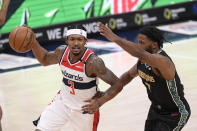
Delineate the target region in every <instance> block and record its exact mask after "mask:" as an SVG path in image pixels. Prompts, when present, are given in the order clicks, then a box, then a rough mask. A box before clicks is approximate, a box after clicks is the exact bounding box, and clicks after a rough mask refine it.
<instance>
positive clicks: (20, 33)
mask: <svg viewBox="0 0 197 131" xmlns="http://www.w3.org/2000/svg"><path fill="white" fill-rule="evenodd" d="M33 40H34V34H33V32H32V31H31V29H30V28H28V27H25V26H18V27H16V28H15V29H13V30H12V31H11V32H10V34H9V44H10V47H11V48H12V49H13V50H15V51H16V52H19V53H25V52H28V51H30V50H31V47H32V45H33Z"/></svg>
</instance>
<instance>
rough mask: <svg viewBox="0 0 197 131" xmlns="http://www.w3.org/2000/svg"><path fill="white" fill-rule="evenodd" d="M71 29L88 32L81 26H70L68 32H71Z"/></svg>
mask: <svg viewBox="0 0 197 131" xmlns="http://www.w3.org/2000/svg"><path fill="white" fill-rule="evenodd" d="M70 29H82V30H84V31H86V29H85V28H84V27H83V26H82V25H80V24H76V25H70V26H68V30H70Z"/></svg>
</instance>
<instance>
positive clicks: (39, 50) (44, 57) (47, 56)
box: [32, 31, 66, 66]
mask: <svg viewBox="0 0 197 131" xmlns="http://www.w3.org/2000/svg"><path fill="white" fill-rule="evenodd" d="M32 32H33V31H32ZM65 48H66V45H61V46H59V47H57V48H56V50H55V51H50V52H48V51H47V50H46V49H44V48H43V47H42V46H41V45H40V44H39V42H38V41H37V40H36V36H35V34H34V43H33V45H32V51H33V54H34V56H35V57H36V58H37V60H38V61H39V62H40V64H42V65H43V66H47V65H52V64H57V63H59V61H60V59H61V56H62V54H63V52H64V50H65Z"/></svg>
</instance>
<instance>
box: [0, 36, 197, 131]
mask: <svg viewBox="0 0 197 131" xmlns="http://www.w3.org/2000/svg"><path fill="white" fill-rule="evenodd" d="M196 49H197V39H196V38H193V39H188V40H182V41H177V42H174V44H165V45H164V50H165V51H166V52H167V53H168V54H169V55H170V56H171V58H172V59H173V61H174V63H175V65H176V69H177V71H178V73H179V76H180V78H181V80H182V83H183V84H184V88H185V90H184V91H185V97H186V98H187V100H188V102H189V104H190V106H191V111H192V114H191V117H190V120H189V121H188V123H187V125H186V126H185V128H184V129H183V131H197V124H196V123H197V87H196V85H197V51H196ZM100 57H101V58H103V60H104V61H105V64H106V66H107V67H108V68H110V69H111V70H112V71H113V72H114V73H115V74H116V75H117V76H120V75H121V74H122V73H124V72H125V71H127V70H128V69H129V68H130V67H131V66H133V65H134V64H135V63H136V60H137V59H136V58H134V57H132V56H130V55H129V54H127V53H126V52H124V51H119V52H116V53H111V54H105V55H100ZM61 80H62V76H61V72H60V70H59V67H58V65H54V66H48V67H42V66H37V67H32V68H28V69H21V70H16V71H11V72H4V73H1V74H0V104H1V106H2V108H3V111H4V112H3V120H2V125H3V131H33V130H34V129H35V127H34V126H33V124H32V121H33V120H34V119H37V117H38V116H39V115H40V113H41V112H42V111H43V110H44V108H45V107H46V106H47V104H48V103H49V102H50V101H51V100H52V98H53V97H54V96H55V95H56V93H57V92H58V90H59V89H60V87H61ZM108 87H109V85H107V84H105V83H104V82H103V81H100V84H99V88H100V89H101V90H103V91H104V90H106V89H107V88H108ZM149 105H150V102H149V100H148V97H147V93H146V89H145V87H144V86H143V85H142V83H141V80H140V79H139V77H137V78H135V79H134V80H133V81H132V82H131V83H129V84H128V85H127V86H125V87H124V89H123V91H122V92H121V93H120V94H119V95H118V96H116V97H115V98H114V99H112V100H111V101H109V102H108V103H106V104H104V105H103V106H102V107H101V109H100V112H101V117H100V122H99V126H98V131H143V129H144V123H145V119H146V116H147V112H148V109H149ZM63 130H64V131H69V128H66V127H65V128H64V129H63Z"/></svg>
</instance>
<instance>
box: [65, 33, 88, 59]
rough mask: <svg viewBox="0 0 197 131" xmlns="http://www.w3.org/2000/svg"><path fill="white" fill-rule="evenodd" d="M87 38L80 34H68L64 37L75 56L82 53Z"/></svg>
mask: <svg viewBox="0 0 197 131" xmlns="http://www.w3.org/2000/svg"><path fill="white" fill-rule="evenodd" d="M86 41H87V39H86V38H85V37H84V36H82V35H75V34H73V35H69V36H68V37H67V39H66V43H67V44H68V46H69V49H70V51H71V53H72V54H73V55H75V56H78V55H80V54H81V53H83V51H84V49H85V44H86Z"/></svg>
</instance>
